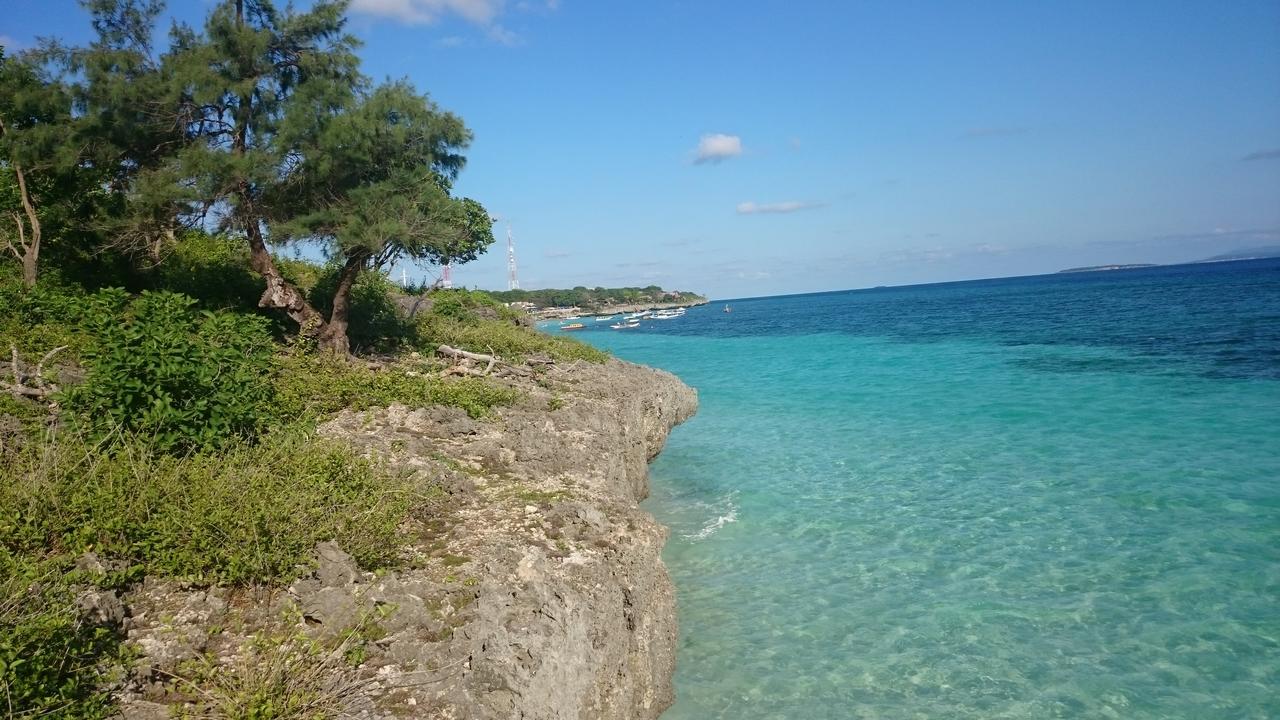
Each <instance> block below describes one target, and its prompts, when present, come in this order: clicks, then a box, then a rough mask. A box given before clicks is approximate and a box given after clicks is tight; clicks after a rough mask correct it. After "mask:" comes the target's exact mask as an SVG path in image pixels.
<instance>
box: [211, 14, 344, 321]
mask: <svg viewBox="0 0 1280 720" xmlns="http://www.w3.org/2000/svg"><path fill="white" fill-rule="evenodd" d="M236 24H237V25H238V26H240V27H243V26H244V0H236ZM252 103H253V94H252V93H248V92H246V93H242V94H241V95H240V97H239V105H238V106H237V107H236V115H235V117H236V129H235V133H234V134H233V135H232V136H231V153H232V154H233V155H237V156H243V155H244V154H245V152H246V151H247V150H248V147H249V120H250V117H251V116H252V114H253V107H252ZM235 193H236V195H237V196H238V198H239V201H240V204H239V208H238V209H237V214H238V215H239V217H238V218H237V219H238V221H239V223H240V225H241V226H242V227H243V228H244V233H245V237H246V238H248V240H249V267H250V268H252V269H253V271H254V272H256V273H258V274H259V275H261V276H262V279H263V280H265V281H266V283H267V289H266V290H264V291H263V293H262V297H261V298H259V299H258V307H261V308H279V309H281V310H284V311H285V313H286V314H287V315H288V316H289V317H290V318H291V319H292V320H293V321H294V322H296V323H298V328H299V332H300V333H301V334H302V335H303V336H307V337H311V336H315V335H316V334H317V333H323V332H324V330H325V322H324V317H323V316H322V315H321V314H320V312H319V311H318V310H316V309H315V308H314V307H312V306H311V304H310V303H308V302H307V298H306V296H305V295H303V294H302V291H301V290H299V289H298V288H297V286H295V285H294V284H293V283H291V282H289V281H288V280H285V279H284V276H283V275H281V274H280V269H279V268H277V267H276V261H275V258H273V257H271V251H270V250H268V249H267V243H266V241H265V240H264V239H263V237H262V225H261V218H260V217H259V216H258V213H257V212H256V210H255V209H254V203H253V191H252V189H251V188H250V187H249V182H248V181H247V180H245V179H243V178H241V179H240V182H239V183H238V184H237V186H236V190H235ZM343 335H344V337H345V335H346V333H345V332H344V333H343Z"/></svg>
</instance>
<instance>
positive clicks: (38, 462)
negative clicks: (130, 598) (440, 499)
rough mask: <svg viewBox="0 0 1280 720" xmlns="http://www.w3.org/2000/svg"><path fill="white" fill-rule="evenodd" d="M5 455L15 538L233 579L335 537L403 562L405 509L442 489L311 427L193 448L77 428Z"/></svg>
mask: <svg viewBox="0 0 1280 720" xmlns="http://www.w3.org/2000/svg"><path fill="white" fill-rule="evenodd" d="M0 469H3V470H5V471H7V472H8V473H10V474H11V475H12V477H14V478H15V480H14V481H13V482H11V483H10V484H8V485H6V486H5V487H3V488H0V547H3V548H4V549H5V551H7V552H12V553H15V554H19V555H28V556H35V555H39V554H40V553H43V552H45V551H46V549H47V548H59V549H61V550H62V551H63V552H64V553H66V554H67V555H68V556H71V557H76V556H79V554H81V553H83V552H85V551H86V550H89V549H93V550H94V551H95V552H97V553H98V554H99V555H101V556H103V557H107V558H114V559H120V560H125V561H128V562H129V563H132V564H134V565H135V566H136V567H138V568H141V569H145V571H146V573H147V574H152V575H159V576H167V577H176V578H184V579H189V580H192V581H196V582H203V583H212V582H218V583H226V584H232V585H244V584H250V583H271V582H283V581H287V580H290V579H292V578H294V577H297V576H298V574H299V570H300V568H303V567H305V565H306V563H307V560H308V558H309V556H310V553H311V551H312V549H313V548H314V547H315V544H316V543H317V542H320V541H324V540H337V542H338V543H339V544H340V545H341V546H342V547H343V549H345V550H346V551H347V552H349V553H351V554H352V555H353V556H354V557H355V558H356V560H357V561H358V562H359V563H360V564H361V565H363V566H364V567H366V568H376V567H383V566H387V565H389V564H392V563H393V562H394V561H395V560H396V549H397V548H398V547H399V546H400V545H401V544H402V543H401V542H399V540H400V538H399V529H398V528H399V527H400V524H401V522H402V521H403V520H404V519H405V516H406V514H407V513H408V512H409V511H410V509H411V508H412V507H414V506H415V505H419V504H421V503H422V502H425V501H426V500H427V499H428V498H429V497H430V496H431V495H432V493H438V492H439V491H438V490H437V489H434V488H416V487H412V486H410V485H409V484H408V482H407V481H406V480H404V479H400V478H397V477H394V476H392V475H390V474H388V473H387V472H385V471H384V470H383V469H382V468H380V467H379V466H377V465H375V464H374V463H373V462H371V461H369V460H365V459H362V458H361V457H359V456H358V455H357V454H356V453H355V452H354V451H353V450H351V449H350V448H349V447H347V446H345V445H342V444H339V443H337V442H330V441H325V440H321V439H319V438H316V437H314V436H313V435H311V434H309V433H308V432H306V431H303V430H293V431H282V432H279V433H274V434H272V435H271V436H268V437H267V438H265V439H264V440H263V442H261V443H259V444H257V445H244V444H242V445H236V446H234V447H230V448H224V449H223V450H222V451H219V452H216V453H214V452H196V453H192V454H190V455H187V456H185V457H174V456H172V455H165V454H160V453H156V452H155V451H154V450H153V449H151V448H150V447H149V446H148V444H147V443H146V441H145V440H140V439H138V438H127V437H124V438H116V439H115V440H114V441H113V443H111V448H110V452H106V451H105V448H104V446H103V445H102V444H94V443H92V442H90V441H86V440H85V439H83V438H82V437H79V436H74V437H67V438H63V439H62V440H61V441H60V442H58V443H57V444H56V445H51V446H47V447H46V448H44V449H42V450H36V449H33V450H32V451H31V452H27V453H24V454H23V455H22V457H20V458H17V459H12V460H10V462H9V463H8V467H7V468H0Z"/></svg>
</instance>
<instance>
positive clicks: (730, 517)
mask: <svg viewBox="0 0 1280 720" xmlns="http://www.w3.org/2000/svg"><path fill="white" fill-rule="evenodd" d="M733 497H734V496H733V495H732V494H731V495H728V496H726V497H725V498H724V500H723V503H722V504H723V505H727V506H728V510H727V511H725V512H724V513H722V514H720V515H717V516H716V517H715V518H714V519H712V520H708V521H707V523H706V524H704V525H703V526H702V529H701V530H699V531H698V532H696V533H689V534H687V535H683V536H682V537H683V538H684V539H685V540H692V541H694V542H696V541H698V540H705V539H707V538H709V537H711V536H712V535H714V534H715V533H716V531H717V530H719V529H720V528H722V527H724V526H725V525H728V524H729V523H732V522H737V521H738V506H737V505H736V504H734V502H733Z"/></svg>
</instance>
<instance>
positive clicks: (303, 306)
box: [242, 217, 325, 337]
mask: <svg viewBox="0 0 1280 720" xmlns="http://www.w3.org/2000/svg"><path fill="white" fill-rule="evenodd" d="M242 221H243V222H244V223H245V235H246V236H247V237H248V239H249V267H251V268H253V271H254V272H256V273H258V274H259V275H261V276H262V279H263V280H265V281H266V282H267V289H266V290H264V291H263V293H262V297H261V298H258V307H263V308H280V309H282V310H284V311H285V313H286V314H287V315H288V316H289V317H290V318H292V319H293V321H294V322H296V323H298V327H299V328H300V330H299V331H300V332H301V333H302V334H303V335H305V336H308V337H310V336H314V335H316V334H317V333H321V332H323V331H324V327H325V322H324V316H323V315H321V314H320V311H318V310H316V309H315V308H314V307H312V306H311V304H310V303H308V302H307V298H306V297H305V296H304V295H303V294H302V291H301V290H299V289H298V287H297V286H296V285H294V284H293V283H291V282H289V281H288V280H285V279H284V276H283V275H281V274H280V269H279V268H277V267H276V261H275V258H273V257H271V251H270V250H268V249H267V243H266V241H265V240H263V238H262V229H261V228H259V227H258V221H257V218H254V217H245V218H243V219H242Z"/></svg>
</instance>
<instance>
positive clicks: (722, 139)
mask: <svg viewBox="0 0 1280 720" xmlns="http://www.w3.org/2000/svg"><path fill="white" fill-rule="evenodd" d="M741 154H742V138H740V137H738V136H737V135H724V134H722V133H714V134H711V135H703V136H702V139H701V140H699V141H698V149H697V151H696V154H695V156H694V158H693V162H694V163H695V164H699V165H701V164H702V163H709V162H720V161H721V160H724V159H726V158H731V157H737V156H739V155H741Z"/></svg>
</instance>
